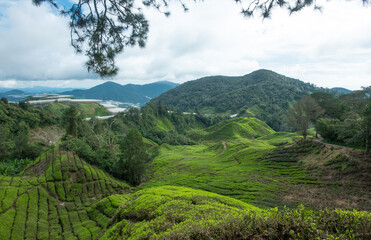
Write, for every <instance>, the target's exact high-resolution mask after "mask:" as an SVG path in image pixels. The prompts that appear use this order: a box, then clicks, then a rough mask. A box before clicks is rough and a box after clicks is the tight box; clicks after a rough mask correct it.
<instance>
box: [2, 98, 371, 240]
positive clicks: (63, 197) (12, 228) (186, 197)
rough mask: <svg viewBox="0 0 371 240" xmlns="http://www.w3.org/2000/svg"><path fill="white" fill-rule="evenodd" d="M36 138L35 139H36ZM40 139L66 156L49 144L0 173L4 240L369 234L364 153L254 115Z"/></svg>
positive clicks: (176, 115) (124, 121)
mask: <svg viewBox="0 0 371 240" xmlns="http://www.w3.org/2000/svg"><path fill="white" fill-rule="evenodd" d="M11 107H14V106H11ZM5 109H6V108H5ZM23 114H24V113H23V112H22V114H20V115H19V116H23ZM17 124H18V123H17V122H15V125H14V126H15V127H17ZM36 129H37V128H35V129H34V131H31V132H30V133H32V134H31V135H32V136H34V135H35V136H36V135H38V136H39V135H40V136H41V135H42V133H41V131H40V133H36V132H35V131H36ZM133 129H138V130H139V131H137V130H133ZM43 130H45V131H48V132H50V133H51V132H52V131H54V132H55V133H54V135H56V136H59V137H58V140H56V141H54V142H53V143H54V144H55V145H59V147H54V146H50V147H48V148H47V147H45V148H44V149H49V150H48V151H46V152H44V153H42V154H41V155H40V156H39V157H38V158H36V159H35V160H34V161H33V160H32V159H28V161H29V162H31V163H30V164H29V165H28V166H26V167H25V170H24V171H22V172H14V173H9V175H10V176H0V239H53V240H55V239H77V240H82V239H226V240H227V239H368V238H369V236H370V234H371V232H370V229H371V214H370V212H369V211H370V210H371V208H370V199H371V186H370V185H369V179H370V178H371V162H370V161H369V156H368V155H365V154H364V152H363V151H359V150H354V149H350V148H344V147H340V146H333V145H325V144H323V143H321V142H317V141H313V139H310V137H311V136H308V138H309V140H306V141H304V140H302V137H301V136H299V135H297V134H296V133H287V132H276V131H274V130H273V129H272V128H270V127H269V126H268V125H267V124H266V123H264V122H263V121H261V120H259V119H257V118H254V117H245V118H243V117H239V118H234V119H227V120H223V119H222V118H219V117H214V118H210V117H208V116H204V115H200V114H195V115H193V114H183V113H182V112H180V111H169V110H168V109H166V108H165V107H164V106H163V105H162V104H160V103H150V104H148V105H147V106H146V107H144V108H142V109H131V110H129V111H127V112H125V113H121V114H118V115H116V116H114V117H112V118H110V119H108V120H92V121H82V122H77V134H76V136H75V137H74V136H72V135H67V136H64V137H61V136H60V135H61V134H62V135H63V134H64V131H62V132H59V131H57V129H53V128H51V127H50V129H49V128H43ZM140 132H141V133H140ZM133 133H135V135H134V134H133ZM141 134H142V136H141ZM133 136H134V137H136V138H134V137H133ZM130 137H131V138H130ZM31 139H34V137H32V138H31ZM130 139H131V142H130V141H129V140H130ZM142 139H144V140H143V143H141V140H142ZM34 141H37V140H34ZM134 142H135V144H133V143H134ZM186 144H187V145H186ZM14 146H15V148H14V149H15V150H16V149H17V147H19V146H20V145H19V146H18V145H14ZM64 148H66V149H69V150H70V151H67V150H64ZM72 151H75V152H72ZM133 156H143V157H142V158H141V159H139V158H137V159H134V158H132V157H133ZM130 159H134V160H136V161H135V163H136V164H131V165H130V164H128V161H130ZM10 160H12V158H11V157H10ZM137 160H141V161H137ZM14 161H15V160H14ZM24 163H25V164H26V163H28V162H27V161H25V162H24ZM92 164H94V165H92ZM138 166H139V167H140V166H145V169H144V168H140V169H139V170H140V171H142V170H143V169H144V171H143V173H141V175H140V176H139V177H137V178H136V179H137V180H138V181H137V182H135V183H133V182H131V180H132V179H130V178H129V177H128V176H134V177H136V175H134V174H132V173H133V172H135V171H136V169H138ZM102 169H104V170H105V171H104V170H102ZM108 173H111V174H114V176H116V177H119V178H121V179H126V180H127V181H128V182H131V183H132V184H135V186H134V185H133V186H129V184H127V183H125V182H123V181H120V180H117V179H115V178H113V177H111V175H110V174H108ZM130 174H132V175H130ZM340 209H341V210H340Z"/></svg>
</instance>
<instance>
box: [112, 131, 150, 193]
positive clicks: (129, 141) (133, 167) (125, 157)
mask: <svg viewBox="0 0 371 240" xmlns="http://www.w3.org/2000/svg"><path fill="white" fill-rule="evenodd" d="M148 159H149V156H148V155H147V153H146V151H145V147H144V144H143V139H142V135H141V134H140V132H139V131H138V130H137V129H131V130H130V131H129V133H128V135H127V136H126V137H125V138H124V141H123V143H122V144H121V156H120V160H119V162H118V166H117V167H116V169H115V171H116V173H117V175H118V177H120V178H122V179H124V180H126V181H127V182H128V183H130V184H132V185H134V186H135V185H138V184H140V183H141V181H142V176H143V174H144V172H145V170H146V163H147V160H148Z"/></svg>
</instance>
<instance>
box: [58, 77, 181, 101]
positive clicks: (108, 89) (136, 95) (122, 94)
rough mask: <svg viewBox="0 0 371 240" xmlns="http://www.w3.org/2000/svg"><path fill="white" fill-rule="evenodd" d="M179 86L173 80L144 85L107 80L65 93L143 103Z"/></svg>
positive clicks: (77, 96)
mask: <svg viewBox="0 0 371 240" xmlns="http://www.w3.org/2000/svg"><path fill="white" fill-rule="evenodd" d="M176 86H178V84H176V83H172V82H155V83H150V84H144V85H135V84H126V85H120V84H118V83H114V82H110V81H109V82H105V83H103V84H101V85H97V86H95V87H92V88H90V89H87V90H73V91H68V92H64V93H63V94H67V95H73V96H75V97H76V98H94V99H101V100H114V101H119V102H126V103H139V105H143V104H145V103H147V102H148V101H149V100H151V99H152V98H154V97H157V96H159V95H160V94H162V93H164V92H166V91H168V90H170V89H172V88H174V87H176Z"/></svg>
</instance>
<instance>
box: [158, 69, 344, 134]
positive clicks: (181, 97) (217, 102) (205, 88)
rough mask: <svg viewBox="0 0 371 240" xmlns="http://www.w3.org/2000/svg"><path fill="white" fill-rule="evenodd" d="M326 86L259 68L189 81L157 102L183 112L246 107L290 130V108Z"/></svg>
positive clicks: (274, 125) (239, 110) (271, 123)
mask: <svg viewBox="0 0 371 240" xmlns="http://www.w3.org/2000/svg"><path fill="white" fill-rule="evenodd" d="M318 91H326V92H331V93H334V94H340V93H339V92H337V91H335V90H330V89H323V88H318V87H315V86H313V85H312V84H309V83H304V82H302V81H300V80H297V79H293V78H289V77H285V76H283V75H280V74H277V73H275V72H273V71H269V70H258V71H255V72H252V73H250V74H247V75H245V76H241V77H226V76H212V77H205V78H201V79H198V80H194V81H189V82H186V83H184V84H182V85H180V86H178V87H176V88H174V89H171V90H169V91H167V92H165V93H163V94H162V95H160V96H159V97H157V98H155V99H154V100H155V101H161V102H162V103H163V104H164V105H166V106H171V107H175V108H177V109H180V110H182V111H195V110H196V109H198V110H199V111H201V112H203V113H226V112H229V113H241V114H244V113H245V111H246V110H248V112H249V113H250V114H252V115H253V116H256V117H258V118H260V119H262V120H263V121H265V122H266V123H268V125H269V126H271V127H272V128H273V129H275V130H280V131H282V130H287V129H288V127H287V126H285V123H284V119H285V113H286V110H287V109H288V108H289V107H290V105H291V104H292V103H293V102H294V101H295V100H298V99H300V98H301V97H303V96H307V95H309V94H311V93H313V92H318Z"/></svg>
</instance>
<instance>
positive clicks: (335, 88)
mask: <svg viewBox="0 0 371 240" xmlns="http://www.w3.org/2000/svg"><path fill="white" fill-rule="evenodd" d="M331 89H332V90H336V91H338V92H341V93H343V94H348V93H351V92H353V91H352V90H349V89H346V88H341V87H334V88H331Z"/></svg>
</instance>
